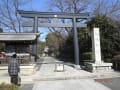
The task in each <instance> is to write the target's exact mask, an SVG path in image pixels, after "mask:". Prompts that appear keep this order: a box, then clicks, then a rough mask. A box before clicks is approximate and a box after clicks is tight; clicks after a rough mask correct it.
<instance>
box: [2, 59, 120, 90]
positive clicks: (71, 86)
mask: <svg viewBox="0 0 120 90" xmlns="http://www.w3.org/2000/svg"><path fill="white" fill-rule="evenodd" d="M56 61H57V62H58V60H57V59H55V58H52V57H43V58H41V59H40V60H38V62H37V66H38V67H39V70H38V71H37V72H36V73H35V74H33V75H31V76H21V78H22V85H21V87H20V90H29V89H30V90H84V89H85V90H110V89H109V88H107V87H105V86H104V85H101V84H100V83H98V82H95V81H94V80H93V79H96V78H114V77H120V73H118V72H102V73H101V72H100V73H90V72H87V71H85V70H80V69H79V70H78V69H76V68H74V67H72V65H71V64H68V63H67V64H66V63H65V71H64V72H55V71H54V70H55V62H56ZM3 81H4V82H9V76H8V75H7V74H6V75H5V76H4V75H3V74H2V73H0V82H3ZM27 85H28V88H27V87H26V86H27ZM98 87H100V88H101V89H100V88H98Z"/></svg>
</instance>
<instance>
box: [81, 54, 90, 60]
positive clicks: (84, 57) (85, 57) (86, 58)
mask: <svg viewBox="0 0 120 90" xmlns="http://www.w3.org/2000/svg"><path fill="white" fill-rule="evenodd" d="M83 60H92V52H85V53H83Z"/></svg>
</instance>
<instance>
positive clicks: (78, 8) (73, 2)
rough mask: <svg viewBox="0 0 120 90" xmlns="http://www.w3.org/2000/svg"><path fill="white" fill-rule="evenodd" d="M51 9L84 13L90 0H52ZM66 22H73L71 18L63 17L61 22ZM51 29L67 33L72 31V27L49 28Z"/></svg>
mask: <svg viewBox="0 0 120 90" xmlns="http://www.w3.org/2000/svg"><path fill="white" fill-rule="evenodd" d="M50 2H51V3H50V4H49V5H50V7H51V8H50V10H51V11H56V12H63V13H64V12H66V13H83V12H87V11H86V10H87V8H88V6H89V3H90V0H52V1H50ZM60 21H61V22H62V23H66V21H69V22H71V20H65V19H61V20H59V22H60ZM49 29H50V31H54V32H58V33H61V32H62V33H63V31H64V33H67V34H68V35H69V34H70V33H71V32H72V28H59V29H58V28H57V29H56V28H49Z"/></svg>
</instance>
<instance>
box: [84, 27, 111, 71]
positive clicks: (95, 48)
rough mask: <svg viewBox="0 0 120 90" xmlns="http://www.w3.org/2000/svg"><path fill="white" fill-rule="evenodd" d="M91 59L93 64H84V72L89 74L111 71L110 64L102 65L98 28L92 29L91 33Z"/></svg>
mask: <svg viewBox="0 0 120 90" xmlns="http://www.w3.org/2000/svg"><path fill="white" fill-rule="evenodd" d="M92 59H93V60H94V61H95V62H94V63H90V62H87V63H85V67H86V70H88V71H90V72H99V71H110V70H111V66H112V63H104V62H103V61H102V60H101V47H100V33H99V28H94V29H93V32H92Z"/></svg>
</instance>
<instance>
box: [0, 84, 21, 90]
mask: <svg viewBox="0 0 120 90" xmlns="http://www.w3.org/2000/svg"><path fill="white" fill-rule="evenodd" d="M0 90H19V88H18V86H16V85H14V84H5V83H1V84H0Z"/></svg>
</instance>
